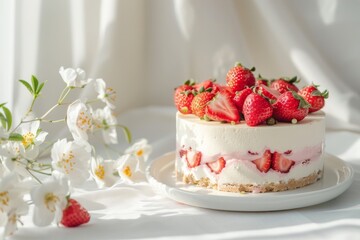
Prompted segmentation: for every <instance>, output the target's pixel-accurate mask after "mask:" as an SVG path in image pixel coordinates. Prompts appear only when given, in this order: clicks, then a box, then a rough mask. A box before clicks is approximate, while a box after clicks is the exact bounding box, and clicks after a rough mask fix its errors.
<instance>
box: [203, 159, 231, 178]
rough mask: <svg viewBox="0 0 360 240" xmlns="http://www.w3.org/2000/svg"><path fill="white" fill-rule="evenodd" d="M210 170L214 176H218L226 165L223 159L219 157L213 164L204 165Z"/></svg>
mask: <svg viewBox="0 0 360 240" xmlns="http://www.w3.org/2000/svg"><path fill="white" fill-rule="evenodd" d="M206 165H207V166H208V167H209V168H210V170H211V171H212V172H214V173H216V174H219V173H220V172H221V171H222V170H223V168H224V167H225V165H226V161H225V159H224V158H223V157H220V158H219V159H218V160H216V161H215V162H211V163H206Z"/></svg>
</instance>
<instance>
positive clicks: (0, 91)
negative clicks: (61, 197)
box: [0, 0, 360, 131]
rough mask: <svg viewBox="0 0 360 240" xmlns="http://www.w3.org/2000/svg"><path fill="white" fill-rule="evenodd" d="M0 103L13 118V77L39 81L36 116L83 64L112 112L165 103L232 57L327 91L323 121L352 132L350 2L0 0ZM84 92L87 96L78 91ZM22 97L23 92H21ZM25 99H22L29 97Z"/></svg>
mask: <svg viewBox="0 0 360 240" xmlns="http://www.w3.org/2000/svg"><path fill="white" fill-rule="evenodd" d="M0 4H1V5H0V6H1V7H0V13H1V14H0V30H1V33H2V34H1V35H2V37H1V39H0V53H1V54H0V83H1V88H0V101H1V102H8V104H9V106H10V107H11V108H12V109H13V110H14V112H15V115H16V116H17V117H20V116H21V115H22V113H23V112H25V111H26V109H27V107H28V102H29V101H30V96H29V94H28V93H27V92H26V89H24V88H21V87H18V86H19V85H18V84H17V80H18V79H29V78H30V77H31V75H32V74H35V75H36V76H38V78H39V79H40V80H42V81H44V80H47V81H48V83H47V87H46V88H45V89H44V90H45V91H44V94H43V98H46V101H42V103H41V104H39V105H37V106H36V107H35V110H36V111H38V112H39V114H41V113H42V112H44V111H45V110H47V109H48V108H49V107H50V106H51V105H52V104H53V103H55V102H56V100H57V97H58V96H57V95H56V90H58V89H61V88H62V87H63V82H62V81H61V78H60V76H59V74H58V70H59V67H60V66H65V67H81V68H83V69H85V70H86V72H87V75H88V77H91V78H100V77H101V78H104V79H105V80H106V81H107V82H108V83H109V85H111V86H112V87H113V88H114V89H115V90H116V91H117V93H118V99H117V102H118V106H119V108H118V109H117V113H122V112H124V111H126V110H129V109H132V108H136V107H141V106H147V105H167V106H171V105H172V89H173V88H174V87H175V86H177V85H179V84H181V83H182V82H183V81H185V80H186V79H188V78H194V79H196V80H198V81H201V80H205V79H208V78H216V79H217V80H218V81H219V82H224V81H225V80H224V79H225V74H226V71H227V70H228V69H229V68H230V67H231V66H232V65H233V64H234V63H235V62H236V61H241V62H242V63H243V64H244V65H246V66H249V67H251V66H256V67H257V71H256V74H259V73H260V74H261V75H262V76H264V77H268V78H275V77H279V76H294V75H297V76H299V77H300V78H301V79H302V82H303V85H304V84H305V83H307V84H309V83H311V82H314V83H317V84H320V85H321V86H320V89H321V90H325V88H326V89H328V90H329V91H330V98H329V99H328V100H327V104H326V107H325V109H324V110H325V112H326V113H327V115H328V123H327V127H328V128H331V129H348V130H353V131H360V81H358V77H357V76H359V75H360V68H359V67H357V66H358V65H359V64H360V47H359V44H358V42H359V40H360V31H358V30H357V29H358V24H359V23H360V17H359V15H358V14H357V12H356V10H357V9H360V4H359V2H358V1H338V0H330V1H323V0H318V1H301V2H299V1H294V0H292V1H283V0H276V1H266V2H264V1H237V0H224V1H216V0H208V1H204V0H199V1H189V0H174V1H166V0H154V1H145V0H134V1H129V0H120V1H116V0H107V1H86V0H74V1H71V0H66V1H63V0H54V1H44V0H43V1H42V0H35V1H31V2H30V1H26V0H16V1H11V0H0ZM86 94H88V93H85V94H84V95H86ZM20 96H21V98H20ZM27 100H28V101H27Z"/></svg>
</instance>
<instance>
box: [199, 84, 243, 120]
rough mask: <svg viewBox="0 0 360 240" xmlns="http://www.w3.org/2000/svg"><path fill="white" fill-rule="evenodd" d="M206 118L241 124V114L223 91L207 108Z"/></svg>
mask: <svg viewBox="0 0 360 240" xmlns="http://www.w3.org/2000/svg"><path fill="white" fill-rule="evenodd" d="M205 114H206V117H207V118H209V119H211V120H214V121H219V122H228V123H232V124H235V123H239V122H240V114H239V111H238V110H237V108H236V106H235V103H234V102H233V101H232V99H231V98H230V97H229V96H228V95H227V94H225V93H222V92H221V91H220V92H218V93H217V94H216V96H215V97H214V99H213V100H211V101H210V102H209V104H208V105H207V106H206V108H205Z"/></svg>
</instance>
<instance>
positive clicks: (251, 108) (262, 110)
mask: <svg viewBox="0 0 360 240" xmlns="http://www.w3.org/2000/svg"><path fill="white" fill-rule="evenodd" d="M243 113H244V118H245V122H246V124H247V125H249V126H257V125H259V124H261V123H263V122H265V121H266V120H267V119H269V118H270V117H271V116H272V114H273V107H272V106H271V104H270V103H269V102H268V101H267V100H266V99H265V98H263V97H262V96H260V95H258V94H256V93H251V94H250V95H249V96H247V98H246V99H245V102H244V105H243Z"/></svg>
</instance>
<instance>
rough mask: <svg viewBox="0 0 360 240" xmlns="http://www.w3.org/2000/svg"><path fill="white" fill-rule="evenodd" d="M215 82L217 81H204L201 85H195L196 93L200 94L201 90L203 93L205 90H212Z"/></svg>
mask: <svg viewBox="0 0 360 240" xmlns="http://www.w3.org/2000/svg"><path fill="white" fill-rule="evenodd" d="M215 81H216V80H215V79H208V80H205V81H202V82H200V83H197V84H195V85H194V89H195V90H196V91H198V92H199V91H200V90H201V89H202V91H205V90H207V89H209V88H211V89H212V88H213V85H214V83H215Z"/></svg>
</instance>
